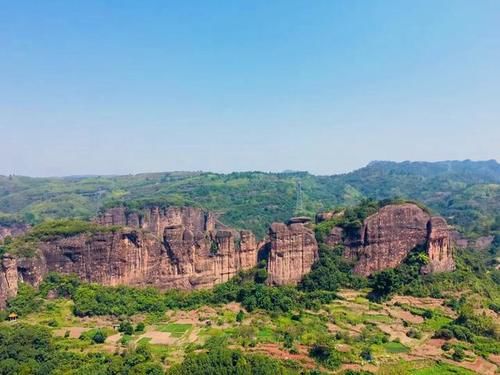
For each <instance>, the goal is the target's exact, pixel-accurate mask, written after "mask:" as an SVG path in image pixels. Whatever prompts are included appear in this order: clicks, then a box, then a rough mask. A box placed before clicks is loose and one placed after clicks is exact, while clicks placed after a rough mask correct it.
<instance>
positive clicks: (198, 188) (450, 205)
mask: <svg viewBox="0 0 500 375" xmlns="http://www.w3.org/2000/svg"><path fill="white" fill-rule="evenodd" d="M297 182H300V184H301V187H302V192H303V207H302V212H299V213H300V214H307V215H314V214H315V213H316V212H318V211H321V210H325V209H329V208H332V207H335V206H350V205H354V204H356V203H358V202H360V201H361V200H362V199H364V198H373V199H377V200H382V199H388V198H393V197H400V198H403V199H414V200H418V201H421V202H423V203H425V204H426V205H427V206H429V207H430V208H431V209H433V210H434V211H435V212H437V213H439V214H441V215H443V216H445V217H446V218H447V220H448V221H449V222H450V223H452V224H456V225H458V226H459V227H460V228H462V229H463V230H464V231H465V232H467V233H468V234H475V235H480V234H484V233H488V232H489V231H491V230H499V227H500V217H499V215H498V212H499V210H500V164H498V163H497V162H495V161H486V162H471V161H463V162H438V163H409V162H405V163H393V162H373V163H370V164H369V165H368V166H366V167H364V168H361V169H359V170H356V171H354V172H351V173H347V174H344V175H334V176H313V175H311V174H308V173H306V172H292V173H262V172H242V173H231V174H216V173H203V172H193V173H190V172H169V173H155V174H140V175H129V176H104V177H101V176H99V177H67V178H29V177H19V176H9V177H0V220H2V221H3V222H12V221H15V220H23V221H27V222H31V223H36V222H40V221H42V220H44V219H47V218H80V219H87V218H89V217H92V216H94V215H95V214H96V213H97V212H98V210H99V209H101V208H102V207H106V206H111V205H116V204H125V203H126V204H127V205H128V206H130V207H131V208H137V207H143V206H147V205H153V204H163V205H189V206H199V207H203V208H205V209H208V210H212V211H216V212H218V213H219V214H220V215H221V220H222V221H223V222H224V223H226V224H228V225H230V226H234V227H236V228H244V229H251V230H253V231H254V232H255V233H256V234H257V235H258V236H263V235H264V233H265V229H266V228H267V227H268V225H269V224H270V223H271V222H273V221H280V220H281V221H282V220H286V219H288V218H289V217H291V216H293V215H294V214H298V213H297V212H294V211H295V208H296V207H295V202H296V186H297Z"/></svg>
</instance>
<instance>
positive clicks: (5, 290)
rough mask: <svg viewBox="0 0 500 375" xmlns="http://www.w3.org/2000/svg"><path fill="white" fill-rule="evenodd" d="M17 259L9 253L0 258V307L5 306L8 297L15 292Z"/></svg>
mask: <svg viewBox="0 0 500 375" xmlns="http://www.w3.org/2000/svg"><path fill="white" fill-rule="evenodd" d="M17 278H18V274H17V261H16V259H15V258H14V257H11V256H10V255H4V256H3V257H2V258H1V259H0V309H4V308H5V304H6V301H7V299H8V298H11V297H14V296H15V295H16V294H17V281H18V279H17Z"/></svg>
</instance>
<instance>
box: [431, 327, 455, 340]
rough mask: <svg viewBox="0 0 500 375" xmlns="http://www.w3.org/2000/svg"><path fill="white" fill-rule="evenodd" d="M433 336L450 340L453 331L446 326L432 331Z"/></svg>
mask: <svg viewBox="0 0 500 375" xmlns="http://www.w3.org/2000/svg"><path fill="white" fill-rule="evenodd" d="M433 337H434V338H436V339H445V340H450V339H452V338H453V337H454V335H453V332H452V331H451V330H450V329H448V328H440V329H438V330H437V331H436V332H435V333H434V336H433Z"/></svg>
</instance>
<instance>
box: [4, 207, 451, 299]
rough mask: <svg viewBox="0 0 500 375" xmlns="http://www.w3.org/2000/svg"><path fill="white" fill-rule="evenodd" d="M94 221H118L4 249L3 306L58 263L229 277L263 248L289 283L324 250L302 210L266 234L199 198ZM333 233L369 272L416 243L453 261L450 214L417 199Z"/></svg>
mask: <svg viewBox="0 0 500 375" xmlns="http://www.w3.org/2000/svg"><path fill="white" fill-rule="evenodd" d="M335 214H336V215H342V214H343V213H335ZM331 217H334V216H333V214H332V216H331ZM331 217H326V218H323V219H325V220H328V219H329V218H331ZM96 221H97V222H98V223H99V224H101V225H105V226H118V228H117V229H116V230H113V231H110V230H106V231H102V232H100V233H95V234H89V233H83V234H79V235H75V236H71V237H63V236H56V237H53V238H51V239H47V240H43V241H41V242H40V245H39V248H38V250H37V252H36V255H35V256H34V257H32V258H19V259H15V258H14V257H11V256H9V255H4V256H3V258H2V260H1V263H0V308H2V307H4V306H5V301H6V299H7V298H9V297H12V296H14V295H15V294H16V293H17V287H18V281H23V282H27V283H29V284H32V285H38V284H39V283H40V282H41V281H42V279H43V277H44V276H45V275H46V274H47V273H48V272H51V271H54V272H60V273H64V274H76V275H77V276H78V277H79V278H81V279H82V280H85V281H89V282H96V283H101V284H104V285H136V286H144V285H152V286H156V287H159V288H163V289H167V288H182V289H193V288H201V287H211V286H213V285H215V284H217V283H221V282H224V281H227V280H229V279H230V278H231V277H233V276H234V275H235V274H236V273H237V272H238V271H239V270H246V269H250V268H252V267H254V266H255V265H256V264H257V261H258V260H259V259H261V258H265V259H267V270H268V275H269V278H268V282H269V283H270V284H275V285H283V284H296V283H297V282H299V281H300V280H301V279H302V277H303V276H304V275H305V274H307V273H308V272H309V271H310V270H311V266H312V265H313V263H314V262H315V261H316V260H317V258H318V245H317V243H316V239H315V236H314V232H313V231H312V230H311V229H310V228H309V227H308V225H307V224H306V222H307V220H305V219H304V218H296V219H295V220H291V221H290V222H289V223H288V224H283V223H273V224H272V225H271V227H270V229H269V236H268V238H267V240H265V241H263V242H261V243H257V241H256V239H255V236H254V235H253V234H252V232H250V231H240V232H238V231H235V230H234V229H231V228H228V227H226V226H224V225H222V224H220V223H219V222H218V221H217V219H216V217H215V216H214V215H213V214H211V213H207V212H204V211H203V210H201V209H197V208H192V207H170V208H165V209H160V208H151V209H147V210H145V211H142V212H139V213H137V212H127V211H126V209H124V208H121V207H120V208H113V209H111V210H108V211H106V212H105V213H103V214H102V215H100V216H99V217H98V218H97V219H96ZM327 242H329V243H330V244H337V243H342V244H344V245H345V246H346V253H345V254H346V256H347V257H349V258H351V259H352V260H354V261H355V272H357V273H360V274H363V275H369V274H371V273H373V272H376V271H378V270H382V269H386V268H391V267H396V266H397V265H399V264H400V263H401V262H402V261H403V260H404V258H405V257H406V256H407V255H408V253H409V252H410V251H411V250H412V249H414V248H415V247H417V246H425V248H426V250H427V253H428V255H429V260H430V261H429V264H428V265H427V266H426V267H424V268H423V269H422V271H423V272H440V271H449V270H452V269H453V268H454V262H453V258H452V252H451V242H450V234H449V231H448V227H447V225H446V222H445V221H444V219H442V218H440V217H431V216H430V215H429V214H428V213H427V212H425V211H424V210H422V209H421V208H419V207H418V206H416V205H414V204H403V205H389V206H386V207H384V208H382V209H381V210H380V211H379V212H378V213H376V214H374V215H372V216H370V217H368V218H367V219H366V220H365V221H364V223H363V226H362V228H361V230H360V232H359V233H358V235H357V236H355V238H346V236H345V233H344V232H343V230H342V228H339V227H335V228H333V229H332V231H331V233H330V234H329V236H328V237H327Z"/></svg>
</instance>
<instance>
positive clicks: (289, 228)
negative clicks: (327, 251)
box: [267, 223, 318, 285]
mask: <svg viewBox="0 0 500 375" xmlns="http://www.w3.org/2000/svg"><path fill="white" fill-rule="evenodd" d="M269 241H270V242H269V259H268V263H267V267H268V273H269V280H268V281H269V283H270V284H275V285H283V284H296V283H298V282H299V281H300V280H301V279H302V277H303V276H304V275H305V274H307V273H308V272H309V271H311V266H312V265H313V263H314V262H315V261H316V259H317V258H318V244H317V243H316V238H315V237H314V232H313V231H312V230H311V229H309V228H307V227H306V226H304V225H303V224H301V223H292V224H288V225H286V224H283V223H273V224H272V225H271V228H270V229H269Z"/></svg>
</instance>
